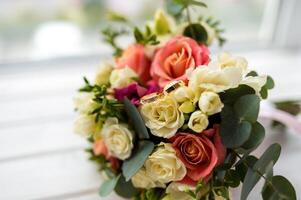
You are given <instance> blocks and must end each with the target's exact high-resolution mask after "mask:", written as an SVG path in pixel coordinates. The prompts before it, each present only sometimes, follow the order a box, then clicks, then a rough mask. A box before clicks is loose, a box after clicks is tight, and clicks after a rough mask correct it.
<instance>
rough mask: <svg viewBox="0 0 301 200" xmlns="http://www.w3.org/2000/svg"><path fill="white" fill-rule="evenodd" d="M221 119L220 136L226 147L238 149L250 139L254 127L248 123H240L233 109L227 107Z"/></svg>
mask: <svg viewBox="0 0 301 200" xmlns="http://www.w3.org/2000/svg"><path fill="white" fill-rule="evenodd" d="M221 118H222V122H221V127H220V131H221V132H220V134H221V138H222V142H223V144H224V145H225V146H226V147H228V148H238V147H240V146H241V145H243V144H244V143H245V142H246V141H247V140H248V139H249V137H250V135H251V128H252V125H251V124H250V123H249V122H248V121H240V119H239V118H238V116H237V115H236V113H235V111H234V109H233V108H232V107H230V106H228V105H225V106H224V108H223V110H222V112H221Z"/></svg>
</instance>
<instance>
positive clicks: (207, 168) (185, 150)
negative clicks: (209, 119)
mask: <svg viewBox="0 0 301 200" xmlns="http://www.w3.org/2000/svg"><path fill="white" fill-rule="evenodd" d="M170 141H171V142H172V146H173V148H174V149H175V150H176V152H177V156H178V157H179V158H180V159H181V160H182V162H183V163H184V165H185V166H186V168H187V175H186V177H185V178H184V179H183V180H182V181H181V182H182V183H186V184H190V185H191V184H192V183H193V182H197V181H199V180H200V179H203V180H204V181H208V180H209V179H210V178H211V175H212V171H213V169H214V168H215V167H216V166H217V165H219V164H221V163H223V162H224V159H225V156H226V148H225V147H224V146H223V145H222V143H221V139H220V136H219V126H214V128H212V129H209V130H206V131H204V132H202V133H199V134H189V133H177V134H176V135H175V136H174V137H172V138H171V139H170Z"/></svg>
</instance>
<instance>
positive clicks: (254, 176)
mask: <svg viewBox="0 0 301 200" xmlns="http://www.w3.org/2000/svg"><path fill="white" fill-rule="evenodd" d="M280 152H281V147H280V145H279V144H272V145H271V146H270V147H269V148H268V149H267V150H266V151H265V152H264V153H263V154H262V156H261V157H260V158H259V159H258V161H257V162H256V163H255V164H254V166H253V168H249V169H248V171H247V174H246V176H245V179H244V184H243V186H242V192H241V200H246V199H247V197H248V195H249V193H250V192H251V190H252V189H253V187H254V186H255V185H256V184H257V182H258V181H259V179H260V177H261V176H260V174H265V173H266V172H267V170H268V169H270V166H271V164H270V163H273V165H275V163H276V162H277V160H278V158H279V156H280Z"/></svg>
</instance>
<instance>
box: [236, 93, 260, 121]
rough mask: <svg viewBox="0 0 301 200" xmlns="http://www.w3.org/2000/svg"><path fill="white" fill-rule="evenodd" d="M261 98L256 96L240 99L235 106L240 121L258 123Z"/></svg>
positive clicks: (249, 95)
mask: <svg viewBox="0 0 301 200" xmlns="http://www.w3.org/2000/svg"><path fill="white" fill-rule="evenodd" d="M259 106H260V98H259V97H258V96H257V95H254V94H248V95H245V96H242V97H240V98H239V99H238V100H237V101H236V102H235V104H234V110H235V113H236V114H237V116H238V117H239V118H240V119H244V120H247V121H249V122H252V123H254V122H256V120H257V118H258V113H259Z"/></svg>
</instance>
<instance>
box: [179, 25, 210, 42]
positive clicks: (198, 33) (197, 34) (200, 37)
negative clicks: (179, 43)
mask: <svg viewBox="0 0 301 200" xmlns="http://www.w3.org/2000/svg"><path fill="white" fill-rule="evenodd" d="M183 35H185V36H187V37H190V38H193V39H194V40H196V41H198V42H199V43H203V44H206V42H207V39H208V34H207V31H206V29H205V28H204V27H203V26H202V25H201V24H199V23H194V24H189V25H188V26H187V27H186V28H185V29H184V33H183Z"/></svg>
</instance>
